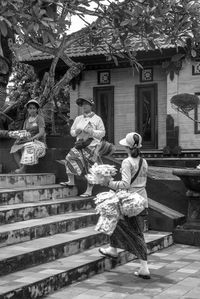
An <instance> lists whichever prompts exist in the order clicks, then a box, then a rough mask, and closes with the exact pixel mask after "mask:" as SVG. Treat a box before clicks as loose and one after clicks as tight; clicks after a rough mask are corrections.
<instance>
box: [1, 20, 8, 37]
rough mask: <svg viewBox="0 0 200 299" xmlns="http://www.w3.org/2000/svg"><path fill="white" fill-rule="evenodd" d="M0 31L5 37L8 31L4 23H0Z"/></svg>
mask: <svg viewBox="0 0 200 299" xmlns="http://www.w3.org/2000/svg"><path fill="white" fill-rule="evenodd" d="M0 30H1V33H2V35H3V36H7V34H8V29H7V26H6V24H5V22H4V21H0Z"/></svg>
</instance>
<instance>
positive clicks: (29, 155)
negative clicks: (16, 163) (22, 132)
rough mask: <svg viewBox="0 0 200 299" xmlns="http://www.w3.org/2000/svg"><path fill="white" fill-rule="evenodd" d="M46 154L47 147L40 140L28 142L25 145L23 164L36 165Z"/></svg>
mask: <svg viewBox="0 0 200 299" xmlns="http://www.w3.org/2000/svg"><path fill="white" fill-rule="evenodd" d="M45 153H46V145H45V144H44V143H43V142H41V141H38V140H35V141H32V142H27V143H25V144H24V148H23V153H22V157H21V161H20V163H21V164H24V165H35V164H37V163H38V159H39V158H42V157H44V155H45Z"/></svg>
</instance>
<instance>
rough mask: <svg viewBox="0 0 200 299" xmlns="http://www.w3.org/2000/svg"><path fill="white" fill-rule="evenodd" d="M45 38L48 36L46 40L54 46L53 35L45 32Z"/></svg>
mask: <svg viewBox="0 0 200 299" xmlns="http://www.w3.org/2000/svg"><path fill="white" fill-rule="evenodd" d="M47 36H48V39H49V41H50V43H51V44H52V45H54V44H55V39H54V37H53V35H52V34H51V33H49V32H47Z"/></svg>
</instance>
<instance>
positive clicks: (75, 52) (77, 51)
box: [17, 38, 175, 61]
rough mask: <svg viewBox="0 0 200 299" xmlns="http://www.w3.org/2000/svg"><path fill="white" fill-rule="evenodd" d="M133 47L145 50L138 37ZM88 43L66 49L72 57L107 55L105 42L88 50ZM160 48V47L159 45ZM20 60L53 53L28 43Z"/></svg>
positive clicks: (167, 46)
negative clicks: (43, 51)
mask: <svg viewBox="0 0 200 299" xmlns="http://www.w3.org/2000/svg"><path fill="white" fill-rule="evenodd" d="M131 44H132V47H133V49H134V50H135V51H137V52H139V51H145V48H144V47H143V45H142V43H141V42H140V40H139V39H138V38H134V39H132V42H131ZM157 44H158V45H159V47H160V48H161V49H169V48H175V46H174V45H172V44H166V43H165V42H164V41H163V40H160V39H158V40H157ZM87 48H88V47H87V45H84V44H83V45H80V44H77V43H76V44H72V45H71V46H70V47H69V48H67V49H66V50H65V53H66V54H67V55H68V56H69V57H71V58H73V57H74V58H75V57H86V56H95V55H105V54H106V53H107V52H106V50H104V49H103V44H101V46H99V47H96V48H95V49H94V50H90V51H88V50H87ZM157 49H158V47H157ZM17 53H18V58H19V61H37V60H45V59H52V58H53V55H50V54H47V53H42V52H40V51H38V50H35V49H33V48H32V47H30V46H28V45H23V46H22V47H21V48H19V49H18V50H17Z"/></svg>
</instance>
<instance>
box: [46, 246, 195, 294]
mask: <svg viewBox="0 0 200 299" xmlns="http://www.w3.org/2000/svg"><path fill="white" fill-rule="evenodd" d="M138 266H139V263H138V260H135V261H133V262H130V263H128V264H125V265H123V266H119V267H116V268H115V269H112V270H110V271H109V272H108V271H107V272H104V273H102V274H98V275H95V276H93V277H91V278H89V279H86V280H84V281H81V282H79V283H75V284H72V285H70V286H68V287H65V288H63V289H61V290H60V291H57V292H55V293H53V294H51V295H48V296H47V297H46V298H47V299H100V298H101V299H106V298H107V299H109V298H114V299H121V298H125V299H150V298H153V299H179V298H185V299H193V298H196V299H197V298H198V299H199V298H200V248H198V247H192V246H187V245H180V244H176V245H173V246H171V247H169V248H167V249H164V250H162V251H160V252H156V253H154V254H151V255H150V256H149V268H150V271H151V279H150V280H143V279H141V278H137V277H135V276H134V275H133V273H134V271H135V270H136V269H138Z"/></svg>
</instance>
